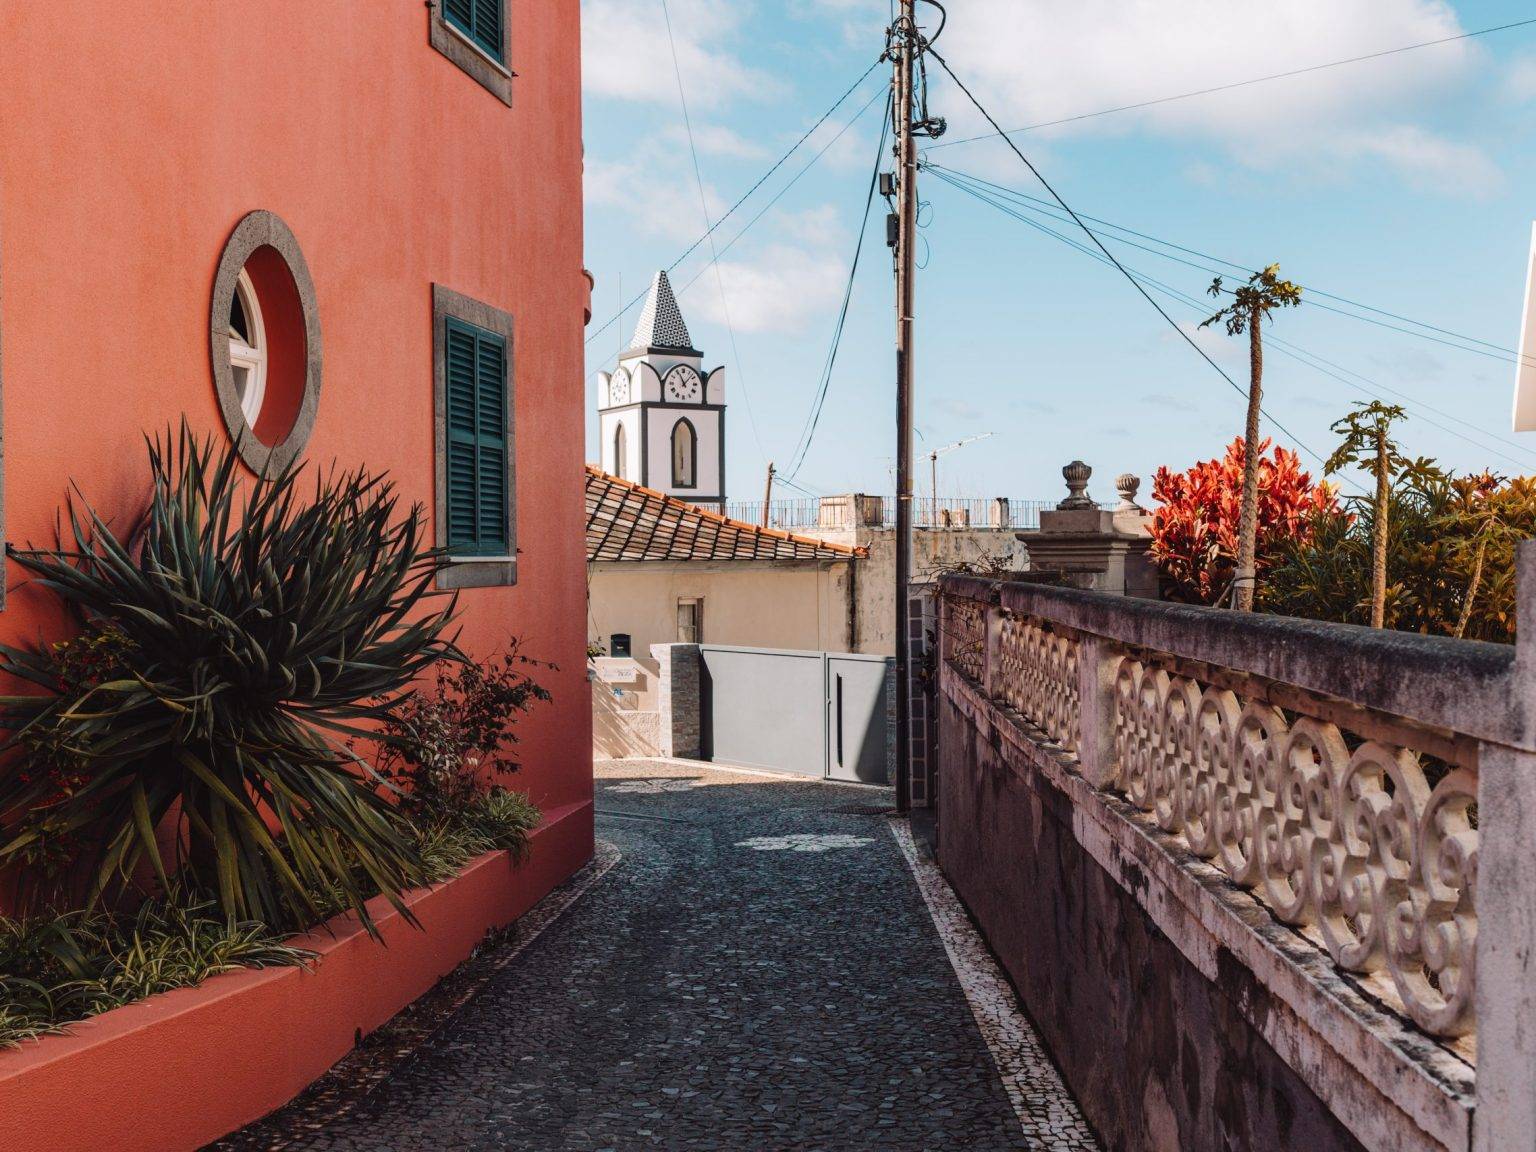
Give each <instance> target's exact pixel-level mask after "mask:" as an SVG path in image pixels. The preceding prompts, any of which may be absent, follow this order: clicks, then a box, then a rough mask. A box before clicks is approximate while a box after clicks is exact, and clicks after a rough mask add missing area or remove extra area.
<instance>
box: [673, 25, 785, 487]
mask: <svg viewBox="0 0 1536 1152" xmlns="http://www.w3.org/2000/svg"><path fill="white" fill-rule="evenodd" d="M661 15H662V19H663V21H664V22H665V23H666V26H667V45H668V47H669V48H671V50H672V74H673V75H674V76H675V77H676V78H677V102H678V104H679V105H681V107H682V110H683V127H684V128H685V129H687V132H688V151H689V152H690V153H692V154H693V178H694V182H695V183H696V184H697V185H698V188H699V211H700V212H701V213H702V214H703V216H704V229H705V231H704V237H705V239H707V240H708V241H709V252H710V261H709V266H710V267H711V268H713V269H714V270H715V287H716V288H717V289H718V290H719V292H720V310H721V314H722V315H723V316H724V317H725V330H726V332H727V333H729V335H730V338H731V359H732V362H733V363H734V364H735V366H736V372H737V375H738V376H739V378H740V380H741V398H742V400H743V401H744V402H745V403H746V406H747V424H748V426H750V427H751V429H752V439H753V440H754V441H756V443H757V452H758V455H760V456H761V457H762V458H763V463H765V464H766V463H767V462H768V451H767V449H765V448H764V447H763V438H762V436H761V435H760V434H759V432H758V429H757V416H756V415H755V414H754V413H753V411H752V394H751V391H750V390H749V389H748V388H747V368H746V363H745V361H743V360H742V358H741V350H740V349H739V348H738V347H737V346H736V325H735V324H733V323H732V322H731V301H730V298H729V297H728V296H727V295H726V291H725V277H724V276H723V275H721V272H720V253H719V252H718V251H717V250H716V248H715V229H714V225H713V224H711V223H710V219H709V200H708V198H707V197H706V196H705V195H704V169H703V168H702V167H701V166H700V164H699V149H698V147H697V146H696V145H695V144H694V141H693V118H692V117H691V116H689V115H688V95H687V93H686V92H685V91H684V90H683V69H682V65H680V64H679V63H678V62H677V41H675V40H674V39H673V38H672V14H671V12H670V11H669V10H668V7H667V0H661Z"/></svg>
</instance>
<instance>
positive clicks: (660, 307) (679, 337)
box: [629, 272, 693, 351]
mask: <svg viewBox="0 0 1536 1152" xmlns="http://www.w3.org/2000/svg"><path fill="white" fill-rule="evenodd" d="M629 346H630V347H631V348H675V349H678V350H679V351H684V350H686V351H692V349H693V343H692V339H691V338H690V337H689V335H688V325H686V324H684V323H683V314H682V311H681V310H680V309H679V308H678V306H677V297H676V296H674V295H672V282H671V281H670V280H668V279H667V274H666V273H665V272H658V273H656V279H654V280H652V281H651V291H650V294H649V295H648V296H646V298H645V307H644V308H643V309H641V311H640V322H639V323H638V324H636V325H635V337H634V339H633V340H631V341H630V342H629Z"/></svg>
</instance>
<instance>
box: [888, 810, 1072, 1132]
mask: <svg viewBox="0 0 1536 1152" xmlns="http://www.w3.org/2000/svg"><path fill="white" fill-rule="evenodd" d="M889 827H890V830H891V835H892V836H893V837H895V839H896V844H897V846H898V847H899V848H900V849H901V855H902V857H903V858H904V859H905V860H906V862H907V867H908V868H910V869H911V870H912V877H913V879H914V880H916V881H917V888H918V891H919V892H921V893H922V896H923V903H925V904H926V905H927V906H928V913H929V915H930V916H932V917H933V925H934V928H935V929H936V930H937V931H938V933H939V938H940V939H941V940H943V941H944V950H945V951H946V952H947V953H949V962H950V964H951V965H952V966H953V967H954V970H955V976H956V977H957V978H958V979H959V981H960V987H961V988H962V989H963V990H964V991H965V998H966V1001H967V1002H968V1003H969V1004H970V1006H971V1014H972V1015H973V1016H974V1017H975V1018H976V1027H977V1028H979V1029H980V1030H981V1035H982V1038H983V1039H984V1040H985V1041H986V1043H987V1049H988V1050H989V1051H990V1052H991V1053H992V1061H993V1063H994V1064H995V1065H996V1066H997V1074H998V1076H999V1078H1000V1079H1001V1080H1002V1082H1003V1090H1004V1092H1006V1093H1007V1095H1008V1100H1009V1102H1010V1103H1011V1104H1012V1105H1013V1111H1014V1114H1015V1115H1016V1116H1018V1118H1019V1126H1020V1127H1021V1128H1022V1129H1023V1130H1024V1136H1025V1139H1026V1141H1027V1147H1029V1148H1031V1149H1048V1150H1050V1152H1058V1150H1061V1152H1066V1150H1071V1149H1082V1150H1087V1152H1098V1149H1099V1144H1098V1141H1097V1140H1096V1139H1094V1136H1093V1131H1092V1129H1090V1128H1089V1127H1088V1123H1087V1121H1085V1120H1084V1119H1083V1115H1082V1112H1081V1111H1079V1109H1078V1107H1077V1101H1076V1100H1074V1099H1073V1098H1072V1094H1071V1092H1069V1091H1068V1090H1067V1086H1066V1085H1065V1084H1063V1083H1062V1080H1061V1075H1060V1073H1058V1072H1057V1071H1056V1066H1055V1065H1054V1064H1052V1063H1051V1060H1050V1057H1049V1056H1047V1055H1046V1052H1045V1049H1044V1048H1043V1047H1042V1046H1041V1044H1040V1040H1039V1038H1038V1037H1037V1036H1036V1035H1035V1032H1034V1029H1033V1028H1032V1027H1030V1024H1029V1021H1028V1020H1026V1019H1025V1018H1024V1014H1023V1013H1022V1012H1021V1011H1020V1010H1019V1006H1018V1001H1017V1000H1016V998H1015V996H1014V992H1013V988H1012V986H1011V985H1010V984H1009V983H1008V981H1007V979H1006V978H1005V977H1004V976H1003V973H1002V970H1001V969H1000V968H999V967H998V966H997V961H996V960H994V959H993V958H992V953H991V952H990V951H988V949H987V945H986V942H985V941H983V940H982V938H981V935H980V933H978V932H977V931H976V928H975V926H974V925H973V924H972V923H971V919H970V917H969V916H968V915H966V911H965V907H964V906H963V905H962V904H961V903H960V899H959V897H957V896H956V895H955V893H954V890H953V889H952V888H950V886H949V881H948V880H946V879H945V878H944V874H943V873H942V872H940V871H939V868H938V866H937V865H936V864H934V863H933V862H932V861H929V860H925V859H921V858H920V857H919V856H918V854H917V846H916V844H915V843H914V842H913V840H912V829H911V826H910V825H909V824H907V823H906V821H904V820H891V821H889Z"/></svg>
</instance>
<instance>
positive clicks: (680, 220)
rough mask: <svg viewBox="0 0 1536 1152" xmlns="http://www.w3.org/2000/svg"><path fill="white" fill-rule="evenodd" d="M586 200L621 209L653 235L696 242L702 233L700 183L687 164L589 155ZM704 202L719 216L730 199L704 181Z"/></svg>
mask: <svg viewBox="0 0 1536 1152" xmlns="http://www.w3.org/2000/svg"><path fill="white" fill-rule="evenodd" d="M586 199H587V205H588V206H589V207H590V206H592V205H602V206H604V207H612V208H617V209H619V210H620V211H622V212H623V213H624V214H625V215H627V216H628V217H629V218H630V219H632V220H633V221H634V222H635V225H636V226H637V227H638V228H639V229H640V231H641V232H643V233H645V234H646V235H649V236H660V237H662V238H664V239H666V240H670V241H673V242H682V241H686V242H689V243H692V242H693V241H694V240H697V239H698V238H699V237H700V236H702V235H703V234H704V214H703V213H702V212H701V211H700V209H699V188H698V184H697V183H696V182H695V178H694V175H693V169H692V168H691V167H689V166H688V165H687V164H686V163H685V164H684V165H682V166H681V167H679V166H677V165H655V164H645V163H641V162H639V161H626V160H621V161H608V160H600V159H596V158H594V157H590V156H589V157H588V158H587V161H586ZM704 202H705V203H706V204H707V205H708V206H709V218H710V219H711V220H718V219H720V216H721V215H722V214H723V213H724V212H725V209H726V204H725V202H724V200H723V199H722V198H721V196H720V194H719V192H718V191H717V190H716V189H715V187H714V185H712V184H710V183H708V182H706V183H705V185H704ZM716 235H718V233H717V234H716Z"/></svg>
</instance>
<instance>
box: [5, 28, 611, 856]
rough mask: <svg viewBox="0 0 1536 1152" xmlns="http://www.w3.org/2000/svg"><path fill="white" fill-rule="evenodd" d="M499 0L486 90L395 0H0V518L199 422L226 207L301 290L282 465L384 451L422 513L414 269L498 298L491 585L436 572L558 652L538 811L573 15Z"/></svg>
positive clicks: (560, 521) (564, 596) (575, 170)
mask: <svg viewBox="0 0 1536 1152" xmlns="http://www.w3.org/2000/svg"><path fill="white" fill-rule="evenodd" d="M509 7H510V11H511V36H510V43H511V61H510V63H511V65H512V67H513V69H514V70H515V71H516V72H517V73H518V79H517V80H516V81H514V96H513V107H511V108H508V107H507V106H506V105H504V104H503V103H502V102H501V101H500V100H498V99H497V98H496V97H495V96H493V95H492V94H491V93H490V92H488V91H486V90H485V89H484V88H482V87H481V86H480V85H479V84H477V83H476V82H475V81H474V80H473V79H472V78H471V77H470V76H468V75H466V74H465V73H464V72H463V71H461V70H460V69H459V68H458V67H457V66H456V65H455V64H453V63H452V62H451V61H450V60H448V59H447V58H446V57H445V56H443V55H442V54H440V53H439V52H437V51H436V50H434V49H433V48H432V47H431V45H430V43H429V40H428V20H429V18H430V16H429V10H428V8H427V7H426V6H425V5H424V4H423V3H422V2H421V0H242V2H240V3H234V2H224V0H220V2H217V3H209V2H194V0H50V2H49V3H46V4H39V3H10V4H4V5H0V388H3V405H4V421H5V423H4V433H5V435H4V459H3V465H4V488H5V492H4V516H5V535H6V538H7V539H8V540H10V541H12V542H13V543H17V544H24V543H27V542H29V541H30V542H36V543H42V542H45V541H47V540H48V539H49V537H50V536H51V532H52V526H53V523H54V517H55V514H56V512H57V510H58V508H59V507H60V504H61V501H62V500H63V498H64V496H65V493H66V489H67V487H68V485H69V484H70V483H71V482H72V481H73V482H76V483H78V484H79V486H80V488H81V489H82V490H83V491H84V492H85V493H86V494H87V495H88V496H89V497H90V498H91V499H92V500H93V501H94V502H95V503H97V504H98V506H99V507H100V508H101V509H102V510H104V511H107V512H109V513H120V514H121V513H126V512H128V511H130V510H131V509H133V508H134V507H135V506H136V505H137V503H138V502H139V501H140V500H141V499H142V493H143V490H144V479H145V460H144V450H143V442H142V437H143V434H144V433H145V432H146V431H153V430H155V429H163V428H165V427H166V426H167V425H171V424H174V423H175V422H176V421H178V420H179V419H180V417H181V415H182V414H183V413H185V414H187V415H188V416H189V417H190V418H191V421H192V423H193V425H194V427H196V428H198V429H200V430H205V431H212V432H217V433H219V434H220V435H223V424H222V421H221V420H220V417H219V413H218V408H217V404H216V399H215V394H214V387H213V381H212V373H211V369H210V365H209V352H208V310H209V298H210V293H211V290H212V281H213V274H214V270H215V267H216V265H217V262H218V259H219V255H220V252H221V250H222V248H223V245H224V242H225V240H226V239H227V238H228V236H229V233H230V231H231V229H232V228H233V227H234V225H235V224H236V222H237V221H239V220H240V218H241V217H242V216H244V215H245V214H246V213H247V212H250V211H252V210H254V209H258V208H263V209H268V210H270V211H272V212H274V213H276V214H277V215H278V216H280V217H282V219H283V220H284V221H286V222H287V224H288V225H289V226H290V227H291V228H292V230H293V232H294V234H295V235H296V236H297V238H298V241H299V244H300V246H301V248H302V250H303V252H304V255H305V258H306V260H307V262H308V265H309V269H310V272H311V274H312V276H313V279H314V283H315V288H316V293H317V296H318V305H319V314H320V324H321V329H322V333H323V347H324V373H323V380H324V383H323V391H322V393H321V399H320V407H319V416H318V420H317V422H316V425H315V431H314V435H313V438H312V439H311V441H310V443H309V447H308V450H307V452H306V458H307V459H309V460H312V461H323V462H328V461H330V460H332V459H333V458H334V459H336V460H339V461H340V462H341V463H343V464H345V465H354V464H359V463H367V464H368V465H370V466H371V467H373V468H375V469H385V468H387V469H388V470H389V471H390V472H391V473H392V474H393V476H394V478H395V479H396V480H397V481H398V483H399V484H400V486H401V487H402V488H403V490H404V491H405V493H406V494H407V495H408V496H409V497H411V498H412V499H417V500H420V501H421V502H422V503H424V504H425V505H426V506H427V507H428V509H429V510H430V509H431V507H432V504H433V475H434V473H433V461H434V444H433V409H432V325H431V316H432V311H431V309H432V296H431V289H432V284H433V283H434V282H437V283H441V284H443V285H445V286H447V287H449V288H452V289H453V290H455V291H457V292H461V293H463V294H465V295H468V296H471V297H474V298H476V299H478V300H481V301H484V302H485V303H488V304H491V305H493V306H495V307H497V308H500V309H502V310H505V311H507V312H510V313H511V314H512V315H513V316H514V318H515V353H514V355H515V359H514V369H513V375H514V388H515V394H516V422H517V423H516V430H517V445H516V451H517V476H518V490H517V525H518V546H519V554H520V572H519V583H518V585H517V587H515V588H492V589H476V590H469V591H466V592H464V593H463V594H462V599H461V606H462V609H463V613H464V615H463V624H464V636H463V640H464V643H465V646H466V647H467V648H469V649H470V650H471V651H472V652H475V653H479V654H485V655H489V654H491V653H493V652H494V651H495V650H496V648H497V647H498V645H500V644H501V643H502V642H504V641H505V640H506V638H507V637H508V636H510V635H512V634H518V635H521V636H523V637H524V638H525V640H526V646H525V650H526V651H527V653H528V654H530V655H534V656H538V657H541V658H544V659H549V660H553V661H555V662H557V663H558V664H559V665H560V671H559V672H558V673H554V674H550V675H548V676H547V678H546V683H547V684H548V686H549V687H550V689H551V690H552V691H553V692H554V694H555V703H554V704H553V705H552V706H547V707H545V708H544V709H543V710H542V711H541V712H540V713H539V714H537V715H536V716H534V717H531V718H529V719H528V720H527V721H525V722H524V724H523V726H522V728H521V730H520V731H521V734H522V738H523V744H522V746H521V759H522V760H523V762H524V764H525V768H524V770H523V772H522V774H521V776H520V778H519V779H518V780H517V781H516V784H517V786H519V787H526V788H528V789H529V790H530V791H531V792H532V795H533V797H534V799H535V800H536V801H537V802H538V803H540V804H541V805H543V806H545V807H546V808H548V809H554V808H557V807H560V806H563V805H567V804H572V803H576V802H580V801H585V800H588V799H590V796H591V772H590V765H591V759H590V755H591V754H590V748H591V739H590V727H591V709H590V703H589V696H588V687H587V684H586V681H585V677H584V664H585V661H584V648H585V641H586V627H585V615H586V589H585V583H584V578H583V553H582V548H583V542H582V534H581V531H580V525H581V523H582V506H581V501H582V492H581V461H582V456H583V446H584V445H583V411H582V396H581V381H582V370H581V341H582V324H583V316H582V308H583V304H584V302H585V300H586V293H587V283H586V281H585V279H584V278H583V275H582V271H581V268H582V260H581V246H582V236H581V120H580V115H581V113H580V65H579V29H578V21H579V12H578V0H515V2H513V3H511V4H510V5H509ZM18 575H19V574H18V572H17V571H16V569H15V568H14V567H12V569H11V571H10V573H9V576H10V579H11V581H13V582H14V581H15V580H16V579H17V578H18ZM52 626H53V622H52V620H51V618H50V614H49V611H48V605H47V602H46V600H45V599H44V598H43V597H41V596H39V595H38V594H37V593H35V592H33V591H30V590H28V589H25V588H22V589H20V590H16V591H13V593H12V594H11V595H10V597H9V599H8V601H7V603H6V606H5V609H4V611H3V612H0V639H4V640H14V639H18V638H24V637H30V636H34V635H36V634H37V633H38V632H39V630H46V629H48V628H50V627H52ZM574 863H575V862H574V861H573V862H572V866H574Z"/></svg>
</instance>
